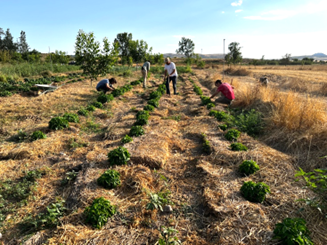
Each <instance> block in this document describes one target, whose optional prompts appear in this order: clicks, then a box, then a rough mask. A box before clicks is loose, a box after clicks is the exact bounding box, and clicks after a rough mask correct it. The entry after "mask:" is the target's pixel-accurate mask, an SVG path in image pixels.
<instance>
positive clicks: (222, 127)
mask: <svg viewBox="0 0 327 245" xmlns="http://www.w3.org/2000/svg"><path fill="white" fill-rule="evenodd" d="M218 127H219V128H220V129H221V130H222V131H225V130H227V129H228V126H227V124H221V125H219V126H218Z"/></svg>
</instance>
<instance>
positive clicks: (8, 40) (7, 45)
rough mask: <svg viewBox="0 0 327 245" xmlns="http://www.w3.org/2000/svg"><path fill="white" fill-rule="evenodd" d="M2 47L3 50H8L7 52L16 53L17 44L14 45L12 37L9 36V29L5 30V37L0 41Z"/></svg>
mask: <svg viewBox="0 0 327 245" xmlns="http://www.w3.org/2000/svg"><path fill="white" fill-rule="evenodd" d="M2 46H3V49H6V50H9V51H14V52H16V50H17V44H16V43H14V37H13V36H12V35H11V33H10V30H9V28H8V29H7V31H6V33H5V37H4V39H3V40H2Z"/></svg>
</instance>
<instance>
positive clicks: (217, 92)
mask: <svg viewBox="0 0 327 245" xmlns="http://www.w3.org/2000/svg"><path fill="white" fill-rule="evenodd" d="M219 93H220V91H218V90H217V91H216V92H215V93H214V94H213V95H211V97H210V99H212V98H213V97H215V96H216V95H217V94H219Z"/></svg>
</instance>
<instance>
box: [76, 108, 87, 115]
mask: <svg viewBox="0 0 327 245" xmlns="http://www.w3.org/2000/svg"><path fill="white" fill-rule="evenodd" d="M77 113H78V115H81V116H84V117H86V116H87V115H88V114H89V111H88V110H86V109H85V108H81V109H80V110H79V111H78V112H77Z"/></svg>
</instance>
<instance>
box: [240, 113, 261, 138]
mask: <svg viewBox="0 0 327 245" xmlns="http://www.w3.org/2000/svg"><path fill="white" fill-rule="evenodd" d="M234 124H235V126H236V127H237V128H238V129H239V130H240V131H242V132H245V133H247V134H248V135H250V136H255V135H258V134H260V133H261V132H262V130H263V126H264V125H263V120H262V114H261V113H260V112H257V111H256V110H254V109H252V110H250V111H248V112H244V111H242V112H241V114H239V115H237V116H236V117H235V122H234Z"/></svg>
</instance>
